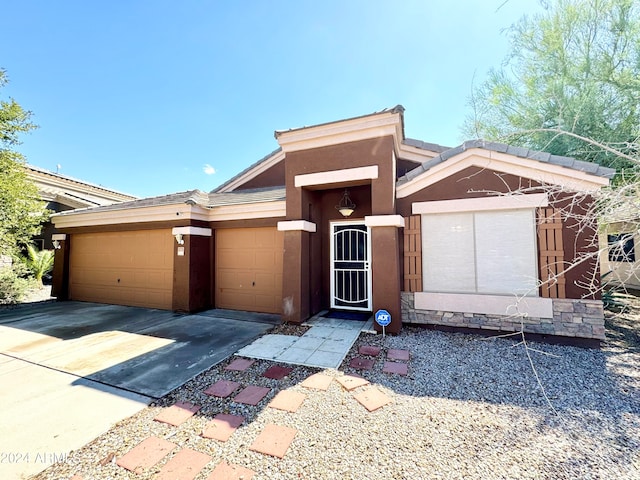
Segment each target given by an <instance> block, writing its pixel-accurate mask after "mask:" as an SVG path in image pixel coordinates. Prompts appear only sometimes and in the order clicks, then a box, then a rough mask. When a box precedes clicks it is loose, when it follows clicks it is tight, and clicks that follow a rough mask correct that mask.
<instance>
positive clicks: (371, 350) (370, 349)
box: [358, 345, 381, 357]
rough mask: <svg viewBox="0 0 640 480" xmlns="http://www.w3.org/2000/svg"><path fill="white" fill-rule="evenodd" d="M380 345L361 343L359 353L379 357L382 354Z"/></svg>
mask: <svg viewBox="0 0 640 480" xmlns="http://www.w3.org/2000/svg"><path fill="white" fill-rule="evenodd" d="M380 350H381V348H380V347H376V346H375V345H361V346H360V348H358V353H359V354H360V355H368V356H369V357H377V356H378V355H379V354H380Z"/></svg>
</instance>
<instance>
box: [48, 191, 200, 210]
mask: <svg viewBox="0 0 640 480" xmlns="http://www.w3.org/2000/svg"><path fill="white" fill-rule="evenodd" d="M179 203H191V204H194V205H196V204H199V205H205V206H206V205H207V204H208V203H209V197H208V195H207V194H206V193H204V192H201V191H200V190H189V191H186V192H178V193H171V194H169V195H161V196H158V197H148V198H141V199H139V200H132V201H129V202H120V203H114V204H112V205H102V206H100V207H87V208H78V209H76V210H67V211H64V212H60V213H58V214H57V215H60V216H63V215H73V214H74V213H83V212H88V211H91V212H107V211H110V210H126V209H129V208H143V207H155V206H159V205H175V204H179Z"/></svg>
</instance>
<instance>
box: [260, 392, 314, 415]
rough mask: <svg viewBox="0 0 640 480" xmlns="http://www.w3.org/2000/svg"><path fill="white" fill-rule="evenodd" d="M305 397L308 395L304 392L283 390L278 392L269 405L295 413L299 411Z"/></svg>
mask: <svg viewBox="0 0 640 480" xmlns="http://www.w3.org/2000/svg"><path fill="white" fill-rule="evenodd" d="M305 398H307V396H306V395H305V394H304V393H299V392H292V391H290V390H283V391H281V392H278V394H277V395H276V396H275V397H274V398H273V400H271V401H270V402H269V406H270V407H271V408H277V409H278V410H284V411H286V412H291V413H295V412H297V411H298V409H299V408H300V406H301V405H302V402H304V399H305Z"/></svg>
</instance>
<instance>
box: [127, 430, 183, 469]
mask: <svg viewBox="0 0 640 480" xmlns="http://www.w3.org/2000/svg"><path fill="white" fill-rule="evenodd" d="M174 448H176V445H175V444H174V443H171V442H170V441H168V440H164V439H162V438H158V437H148V438H146V439H145V440H143V441H142V442H140V443H139V444H138V445H137V446H135V447H133V449H131V450H130V451H129V452H128V453H126V454H125V455H124V456H122V457H120V458H119V459H118V460H116V463H117V464H118V465H120V466H121V467H122V468H126V469H127V470H129V471H131V472H135V473H144V471H145V470H146V469H148V468H149V467H152V466H154V465H155V464H156V463H158V462H159V461H160V460H162V459H163V458H164V457H166V456H167V455H168V454H169V452H171V451H172V450H173V449H174Z"/></svg>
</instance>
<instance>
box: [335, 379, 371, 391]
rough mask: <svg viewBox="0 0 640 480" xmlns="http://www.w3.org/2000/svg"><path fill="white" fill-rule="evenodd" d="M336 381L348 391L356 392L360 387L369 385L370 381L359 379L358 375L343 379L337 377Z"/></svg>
mask: <svg viewBox="0 0 640 480" xmlns="http://www.w3.org/2000/svg"><path fill="white" fill-rule="evenodd" d="M336 380H337V381H338V383H339V384H340V385H342V387H343V388H344V389H345V390H347V391H349V392H350V391H351V390H355V389H356V388H358V387H362V386H364V385H369V381H368V380H367V379H366V378H362V377H359V376H357V375H343V376H342V377H336Z"/></svg>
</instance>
